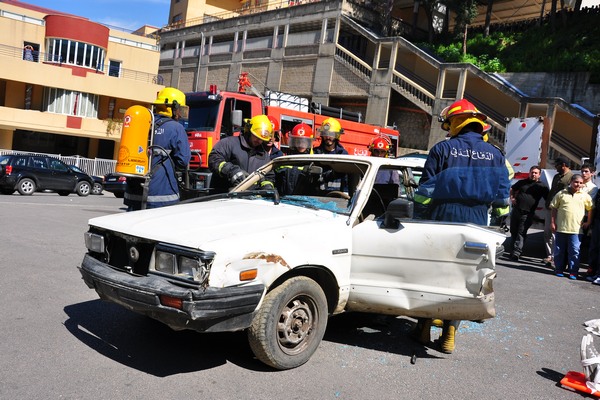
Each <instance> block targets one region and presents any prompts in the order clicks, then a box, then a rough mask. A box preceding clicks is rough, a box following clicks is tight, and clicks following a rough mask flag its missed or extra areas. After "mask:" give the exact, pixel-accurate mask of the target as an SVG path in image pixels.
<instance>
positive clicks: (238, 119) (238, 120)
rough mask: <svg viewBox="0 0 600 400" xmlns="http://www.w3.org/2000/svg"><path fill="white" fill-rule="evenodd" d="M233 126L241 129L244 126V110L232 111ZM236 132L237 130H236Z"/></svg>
mask: <svg viewBox="0 0 600 400" xmlns="http://www.w3.org/2000/svg"><path fill="white" fill-rule="evenodd" d="M231 126H233V127H241V126H242V110H233V111H231ZM234 131H235V129H234Z"/></svg>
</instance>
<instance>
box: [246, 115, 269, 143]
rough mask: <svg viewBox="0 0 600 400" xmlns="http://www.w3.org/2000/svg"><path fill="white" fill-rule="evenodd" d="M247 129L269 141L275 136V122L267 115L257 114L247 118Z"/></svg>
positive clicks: (261, 138)
mask: <svg viewBox="0 0 600 400" xmlns="http://www.w3.org/2000/svg"><path fill="white" fill-rule="evenodd" d="M246 131H249V132H250V133H252V134H253V135H254V136H256V137H257V138H259V139H260V140H264V141H265V142H268V141H269V140H271V137H273V124H272V123H271V120H269V117H267V116H266V115H256V116H254V117H252V118H250V119H248V120H246Z"/></svg>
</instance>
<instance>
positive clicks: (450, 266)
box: [79, 155, 505, 369]
mask: <svg viewBox="0 0 600 400" xmlns="http://www.w3.org/2000/svg"><path fill="white" fill-rule="evenodd" d="M290 169H295V170H296V172H297V174H296V178H297V179H296V180H295V181H294V183H295V189H294V191H293V192H292V194H286V193H284V192H282V193H279V191H277V190H256V191H251V190H248V189H250V188H251V187H252V186H253V184H254V183H256V182H257V181H259V180H260V179H262V178H263V177H265V176H271V177H272V176H273V175H274V176H275V182H276V183H277V184H276V187H279V183H280V180H281V179H280V178H281V175H280V174H281V173H282V171H286V170H287V171H289V170H290ZM384 169H391V170H394V171H395V172H394V173H395V174H398V176H399V177H400V184H396V183H376V179H377V176H378V172H380V171H381V170H384ZM334 178H335V179H345V180H346V182H347V183H348V185H347V190H346V191H330V192H328V191H325V190H323V187H324V183H325V182H327V180H328V179H334ZM414 186H415V182H414V180H413V178H412V175H411V170H410V168H409V167H407V166H406V165H405V164H403V161H402V160H401V159H390V158H376V157H363V156H347V155H342V156H340V155H307V156H303V155H299V156H288V157H280V158H277V159H275V160H273V161H272V162H271V163H269V164H267V165H266V166H264V167H262V168H261V169H259V170H258V171H256V172H254V173H252V174H251V175H250V176H249V177H248V178H247V179H246V180H245V181H244V182H242V183H241V184H240V185H238V186H237V187H235V188H233V189H232V190H231V191H230V192H229V193H226V194H222V195H213V196H207V197H203V198H197V199H192V200H188V201H186V202H183V203H182V204H179V205H176V206H171V207H164V208H159V209H152V210H144V211H135V212H129V213H118V214H113V215H108V216H103V217H98V218H94V219H92V220H90V221H89V230H88V231H87V232H86V233H85V243H86V246H87V249H88V252H87V254H85V256H84V259H83V262H82V264H81V266H80V267H79V270H80V272H81V274H82V276H83V279H84V281H85V283H86V284H87V285H88V287H90V288H93V289H95V290H96V292H97V293H98V294H99V296H100V297H101V298H102V299H104V300H108V301H110V302H113V303H116V304H120V305H121V306H123V307H125V308H127V309H129V310H132V311H134V312H137V313H140V314H144V315H147V316H149V317H152V318H154V319H157V320H159V321H161V322H163V323H165V324H167V325H168V326H170V327H171V328H173V329H175V330H182V329H192V330H196V331H199V332H221V331H236V330H247V333H248V338H249V343H250V347H251V348H252V350H253V352H254V354H255V355H256V357H257V358H258V359H259V360H261V361H262V362H264V363H266V364H268V365H270V366H272V367H273V368H276V369H289V368H294V367H297V366H299V365H302V364H303V363H305V362H306V361H307V360H308V359H309V358H310V357H311V355H312V354H313V353H314V352H315V350H316V349H317V347H318V346H319V343H320V341H321V339H322V338H323V335H324V333H325V329H326V326H327V320H328V317H329V316H330V315H334V314H338V313H342V312H345V311H359V312H369V313H381V314H387V315H397V316H400V315H403V316H410V317H430V318H443V319H463V320H482V319H486V318H492V317H494V316H495V302H494V291H493V285H492V282H493V280H494V278H495V276H496V271H495V265H496V256H497V253H498V252H499V251H501V250H499V249H501V248H502V243H503V241H504V239H505V235H504V233H503V232H499V231H498V230H494V229H491V228H486V227H480V226H475V225H471V224H458V223H446V222H432V221H423V220H415V219H413V218H412V205H413V203H412V202H411V200H410V198H411V195H412V192H413V188H414Z"/></svg>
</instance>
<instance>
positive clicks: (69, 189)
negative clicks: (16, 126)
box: [0, 154, 94, 196]
mask: <svg viewBox="0 0 600 400" xmlns="http://www.w3.org/2000/svg"><path fill="white" fill-rule="evenodd" d="M93 186H94V181H93V179H92V178H91V177H90V176H89V175H87V174H85V173H80V172H76V171H74V170H73V169H71V168H70V167H69V165H67V164H65V163H64V162H62V161H60V160H59V159H57V158H54V157H51V156H45V155H31V154H8V155H3V156H0V193H2V194H12V193H14V191H15V190H17V191H18V192H19V193H20V194H22V195H31V194H33V193H34V192H41V191H44V190H52V191H55V192H57V193H58V194H59V195H61V196H68V195H69V194H71V193H77V194H78V195H79V196H87V195H89V194H90V192H91V191H92V188H93Z"/></svg>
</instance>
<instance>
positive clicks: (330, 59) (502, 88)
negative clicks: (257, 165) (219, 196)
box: [159, 0, 597, 165]
mask: <svg viewBox="0 0 600 400" xmlns="http://www.w3.org/2000/svg"><path fill="white" fill-rule="evenodd" d="M381 3H382V2H375V1H373V0H313V1H305V0H300V1H292V0H288V1H270V2H267V1H260V0H251V1H245V2H241V3H240V5H241V6H240V5H237V8H235V9H234V8H233V7H234V6H235V5H232V6H231V8H227V9H226V7H225V5H229V4H230V3H229V2H217V1H214V0H213V1H211V0H171V10H170V16H169V21H170V24H169V25H168V26H166V27H163V28H162V29H161V30H160V31H159V34H160V37H161V39H160V45H161V55H160V58H161V59H160V65H159V74H160V75H161V76H162V77H163V79H164V82H165V84H166V85H169V86H175V87H178V88H179V89H181V90H183V91H185V92H187V91H202V90H208V88H209V87H210V85H216V86H217V87H218V88H219V89H222V90H229V91H235V90H237V84H238V77H239V74H240V73H241V72H247V73H248V76H249V77H250V79H251V81H252V83H253V84H254V86H255V87H256V89H257V90H258V91H260V92H263V91H264V90H265V89H267V88H268V89H269V90H274V91H280V92H285V93H291V94H294V95H298V96H302V97H305V98H308V99H309V100H310V101H311V102H314V103H318V104H321V105H325V106H330V107H342V108H344V109H345V110H347V111H351V112H357V113H361V115H362V116H363V117H364V121H365V122H367V123H371V124H375V125H388V126H391V125H395V126H396V127H397V128H398V129H399V131H400V133H401V139H400V146H401V147H402V148H403V149H402V151H404V150H406V152H409V151H414V150H419V151H426V150H427V149H429V148H430V147H431V146H433V145H434V144H435V143H437V142H439V141H440V140H443V139H444V138H445V135H446V132H445V131H443V130H442V129H441V128H440V124H439V123H438V121H437V116H438V115H439V114H440V112H441V110H442V109H444V107H446V106H448V105H450V104H451V103H452V102H454V101H455V100H456V99H459V98H463V97H464V98H467V99H469V100H471V101H473V102H474V103H475V104H476V105H477V107H478V108H479V109H480V110H481V111H482V112H484V113H485V114H486V115H487V116H488V122H489V123H490V124H491V125H492V131H491V134H490V140H492V141H493V142H495V143H497V144H499V145H502V144H503V143H504V134H505V130H506V121H507V120H508V119H510V118H525V117H536V118H543V119H544V121H545V124H544V127H545V129H544V135H543V136H544V138H543V140H542V143H541V146H542V149H543V151H542V154H543V159H542V160H541V161H540V162H541V164H543V165H545V163H546V161H547V160H551V159H552V157H555V156H557V155H563V156H566V157H568V158H569V159H570V160H572V161H573V163H575V164H577V163H578V162H580V160H581V158H582V157H589V156H590V155H591V154H595V144H594V143H595V142H593V138H594V137H595V132H596V127H597V122H596V121H595V119H594V115H593V114H592V113H590V112H589V111H587V110H585V109H583V108H582V107H579V106H577V105H574V104H571V103H569V102H567V101H565V100H563V99H562V98H558V97H547V98H546V97H530V96H528V95H527V94H526V93H524V92H522V91H520V90H519V89H518V88H517V87H515V86H514V85H512V84H511V83H510V82H508V81H506V80H505V79H503V78H502V77H500V76H498V75H496V74H488V73H486V72H484V71H482V70H480V69H478V68H477V67H476V66H474V65H472V64H469V63H445V62H443V61H440V60H439V59H437V58H434V57H432V56H431V55H430V54H427V53H425V52H424V51H422V50H421V49H419V48H418V47H416V46H415V45H413V44H412V43H411V42H410V41H409V40H407V39H406V38H404V37H403V36H402V35H391V36H389V35H385V34H384V33H383V31H382V29H381V24H382V20H381V17H382V15H381V13H379V12H377V9H376V7H375V6H376V5H377V6H381ZM517 3H518V2H516V1H501V2H499V4H498V8H495V10H497V11H498V13H500V10H503V13H505V14H506V15H507V17H503V18H502V19H501V20H502V21H505V20H507V21H509V20H510V18H508V16H510V13H509V11H510V10H513V13H514V12H517V13H524V8H523V4H521V5H520V6H519V5H518V4H517ZM527 3H528V4H529V3H530V2H529V1H527ZM402 4H404V5H407V4H408V3H407V2H405V1H404V0H403V1H401V2H396V1H394V14H396V13H397V12H398V11H399V10H402V9H403V8H402V7H400V6H401V5H402ZM494 4H496V3H494ZM204 5H206V7H205V8H203V7H204ZM216 5H220V6H222V10H221V11H219V10H217V9H215V6H216ZM208 6H210V7H208ZM412 6H414V4H413V5H412ZM412 6H411V7H412ZM405 8H406V7H405ZM537 10H538V11H537V12H535V13H534V12H533V11H531V12H529V14H527V15H539V13H540V12H542V11H541V8H537ZM494 15H495V17H494V18H493V19H492V20H493V21H494V22H498V21H499V19H498V18H497V17H498V16H499V15H501V14H494ZM502 15H504V14H502ZM409 16H410V14H407V18H408V17H409ZM415 20H420V17H419V18H415ZM402 26H403V25H401V26H400V28H401V29H400V30H401V31H402V30H403V28H402Z"/></svg>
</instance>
